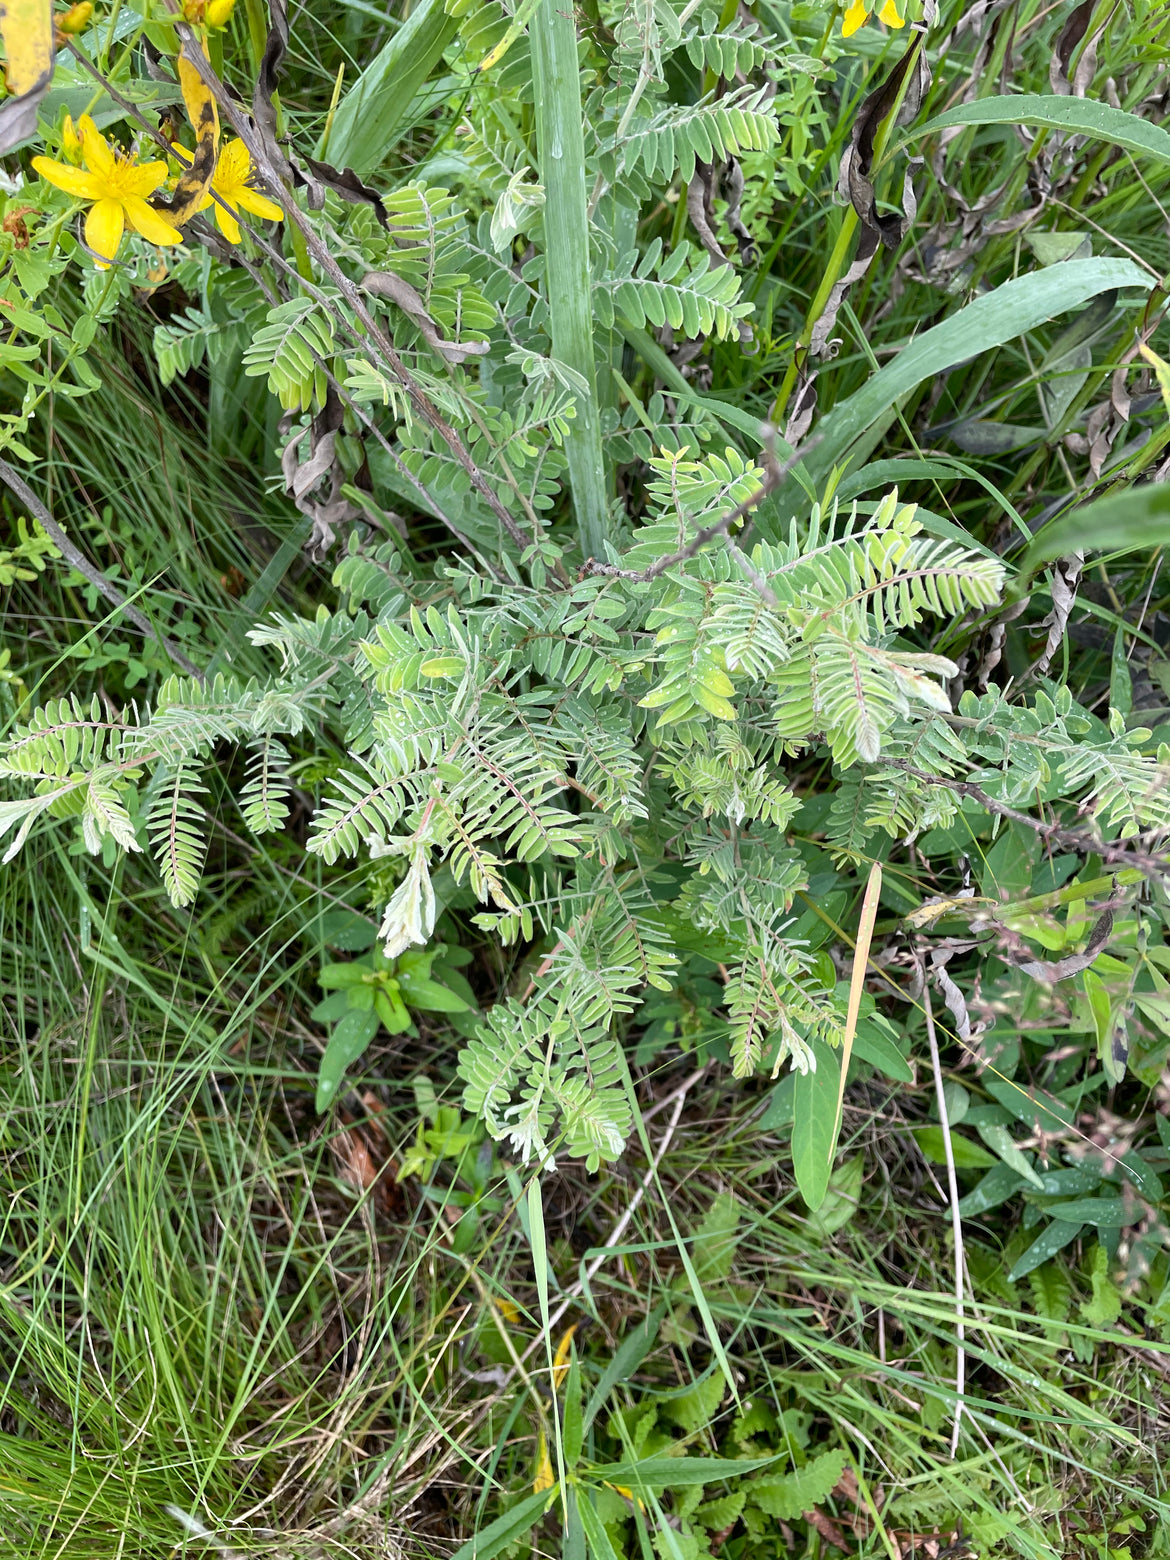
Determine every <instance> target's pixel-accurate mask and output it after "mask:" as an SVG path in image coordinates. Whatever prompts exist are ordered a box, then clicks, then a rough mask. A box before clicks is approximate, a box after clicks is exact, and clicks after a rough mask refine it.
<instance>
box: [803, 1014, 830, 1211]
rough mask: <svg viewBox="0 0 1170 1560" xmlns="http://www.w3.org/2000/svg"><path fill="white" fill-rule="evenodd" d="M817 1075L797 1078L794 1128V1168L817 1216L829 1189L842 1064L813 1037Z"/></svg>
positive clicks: (811, 1042)
mask: <svg viewBox="0 0 1170 1560" xmlns="http://www.w3.org/2000/svg"><path fill="white" fill-rule="evenodd" d="M809 1045H810V1047H811V1049H812V1053H813V1055H814V1056H815V1057H816V1062H817V1066H816V1071H815V1072H807V1073H797V1074H796V1084H795V1092H794V1095H793V1105H794V1110H795V1117H794V1120H793V1125H792V1168H793V1172H794V1173H795V1175H796V1184H797V1186H798V1187H799V1188H800V1195H801V1196H802V1197H803V1198H804V1201H805V1204H806V1206H807V1207H808V1209H809V1211H810V1212H812V1213H815V1212H816V1210H817V1209H818V1208H819V1207H820V1206H821V1203H822V1202H823V1201H824V1198H825V1193H826V1192H827V1191H828V1189H829V1175H830V1172H831V1171H832V1168H833V1166H832V1160H831V1158H830V1155H831V1151H832V1145H833V1138H834V1136H835V1133H836V1130H837V1081H838V1079H839V1077H840V1075H841V1062H840V1058H839V1057H838V1055H837V1053H836V1051H834V1050H833V1048H832V1047H831V1046H829V1045H827V1044H826V1043H825V1041H823V1040H821V1039H818V1038H816V1037H815V1036H810V1037H809Z"/></svg>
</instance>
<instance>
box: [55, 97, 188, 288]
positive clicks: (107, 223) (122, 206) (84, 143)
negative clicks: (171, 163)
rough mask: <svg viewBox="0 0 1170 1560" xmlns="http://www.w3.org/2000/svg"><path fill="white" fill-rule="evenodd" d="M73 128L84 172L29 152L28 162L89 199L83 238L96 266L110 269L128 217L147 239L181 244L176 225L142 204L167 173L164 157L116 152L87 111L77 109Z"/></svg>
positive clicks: (69, 190)
mask: <svg viewBox="0 0 1170 1560" xmlns="http://www.w3.org/2000/svg"><path fill="white" fill-rule="evenodd" d="M77 128H78V134H79V138H80V141H81V155H82V157H83V158H84V160H85V171H84V172H83V171H82V170H81V169H80V168H71V167H69V165H68V164H67V163H59V162H54V161H53V159H52V158H51V157H34V158H33V160H32V165H33V167H34V168H35V169H36V171H37V172H38V173H39V174H40V176H41V178H42V179H47V180H48V181H49V183H50V184H55V185H56V186H57V188H58V189H59V190H64V191H65V193H66V194H67V195H74V196H76V197H77V199H78V200H89V201H92V202H93V205H92V206H91V207H90V208H89V215H88V216H87V217H86V219H85V242H86V243H87V244H88V245H89V247H90V249H92V250H93V253H94V255H95V256H96V257H97V263H98V268H99V270H102V271H106V270H108V269H109V263H110V261H111V260H113V258H114V256H115V255H116V254H117V253H118V246H119V244H121V242H122V234H123V233H124V232H125V230H126V223H127V222H129V223H130V226H131V227H132V228H134V229H136V231H137V232H139V233H141V234H142V236H143V238H145V239H146V240H147V241H148V242H149V243H151V244H181V243H182V242H183V235H182V234H181V233H180V232H179V230H178V228H175V227H172V226H171V224H170V223H169V222H168V221H167V219H166V218H165V217H164V216H162V215H161V213H159V212H157V211H154V210H152V208H151V207H150V206H148V205H147V204H146V197H147V196H148V195H153V194H154V192H155V190H157V189H158V187H159V185H160V184H161V183H162V182H163V180H164V179H165V178H166V176H167V165H166V163H164V162H149V163H137V162H135V161H134V159H133V158H132V157H122V156H119V155H115V153H114V152H113V150H112V149H111V148H110V146H109V145H108V143H107V142H106V139H105V137H104V136H103V135H102V133H101V131H100V130H99V129H98V127H97V126H96V125H95V124H94V122H93V120H92V119H91V118H90V117H89V115H88V114H82V116H81V120H80V122H79V124H78V127H77Z"/></svg>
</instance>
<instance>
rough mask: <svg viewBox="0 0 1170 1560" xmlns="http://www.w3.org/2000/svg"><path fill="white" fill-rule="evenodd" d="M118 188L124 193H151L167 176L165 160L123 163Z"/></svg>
mask: <svg viewBox="0 0 1170 1560" xmlns="http://www.w3.org/2000/svg"><path fill="white" fill-rule="evenodd" d="M119 172H120V173H121V179H120V180H119V188H120V189H121V190H122V192H123V193H124V194H125V195H143V196H145V195H153V194H154V192H155V190H157V189H158V187H159V185H160V184H161V183H162V181H163V180H164V179H165V178H166V176H167V165H166V163H165V162H148V163H123V165H122V167H121V169H120V170H119Z"/></svg>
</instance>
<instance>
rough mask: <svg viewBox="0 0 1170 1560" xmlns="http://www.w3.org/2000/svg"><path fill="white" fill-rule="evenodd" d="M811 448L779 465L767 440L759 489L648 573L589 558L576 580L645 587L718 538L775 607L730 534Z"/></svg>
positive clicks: (767, 589)
mask: <svg viewBox="0 0 1170 1560" xmlns="http://www.w3.org/2000/svg"><path fill="white" fill-rule="evenodd" d="M812 448H813V445H811V444H810V445H808V446H807V447H806V448H805V449H802V450H799V451H797V450H793V451H792V453H791V454H790V455H789V457H788V459H787V460H786V461H785V462H784V464H783V465H781V464H780V462H779V461H778V460H777V459H776V456H775V454H774V453H773V450H772V445H771V441H770V440H769V442H768V443H767V444H765V446H764V451H763V460H764V480H763V481H762V482H761V483H760V485H759V487H758V488H757V489H756V490H755V492H754V493H749V494H748V496H747V498H745V499H744V501H743V503H742V504H737V505H736V506H735V508H734V509H729V510H728V511H727V513H726V514H725V515H721V516H720V518H719V519H718V520H716V521H715V522H714V523H713V524H712V525H708V526H704V527H703V528H702V530H700V531H696V532H695V534H694V536H693V537H692V538H691V540H690V541H689V542H688V543H687V544H686V546H685V547H680V548H679V549H678V551H677V552H673V553H668V554H667V556H666V557H665V558H657V559H655V561H654V562H653V563H652V564H651V565H650V567H649V568H648V569H623V568H620V567H619V566H618V565H617V564H615V563H599V562H598V560H597V559H596V558H590V559H588V561H587V562H586V563H585V564H584V565H583V566H582V567H581V569H580V570H579V571H578V576H577V577H578V579H584V578H585V576H586V575H589V574H604V575H606V576H607V577H609V578H612V579H620V580H637V581H638V583H639V584H643V585H644V584H646V583H647V582H648V581H650V580H655V579H657V578H658V576H659V575H660V574H665V573H666V571H667V569H673V568H674V566H675V564H676V563H686V562H687V561H688V560H689V559H691V558H693V557H694V556H695V554H696V553H697V552H699V551H700V549H701V548H703V547H706V545H707V543H708V542H711V541H714V539H715V538H716V537H717V536H723V537H725V538H726V540H727V545H728V546H729V547H730V548H731V549H732V551H733V552H734V553H735V555H736V561H737V562H738V564H739V565H740V567H741V568H742V569H743V570H744V572H745V573H746V574H747V576H748V578H749V579H750V580H751V582H752V584H753V585H754V586H755V587H756V589H757V590H758V591H759V593H760V595H761V596H762V597H763V598H764V600H765V601H766V602H767V603H768V605H769V606H770V607H775V606H776V605H778V603H777V601H776V596H775V594H774V592H773V591H772V589H771V587H770V586H769V584H768V582H767V580H766V579H765V578H764V576H763V575H762V574H761V573H760V571H759V570H758V569H757V568H756V566H755V564H754V563H752V561H751V559H750V558H749V557H748V556H747V554H746V553H745V552H744V551H743V549H742V548H741V547H739V546H737V544H736V542H735V541H734V540H733V539H732V537H731V535H730V534H729V533H730V531H731V527H732V526H733V525H734V524H735V523H736V521H737V520H742V519H743V518H744V516H745V515H749V514H751V512H752V510H753V509H755V508H756V507H757V506H758V505H759V504H761V503H762V502H763V501H764V499H765V498H767V497H768V495H769V494H770V493H774V492H775V491H776V489H777V488H778V487H779V486H780V484H781V483H782V482H783V481H784V479H785V477H786V476H787V475H788V473H789V472H790V471H791V470H792V469H793V467H794V466H796V465H797V464H798V463H799V462H800V461H801V460H803V459H804V457H805V455H806V454H808V452H809V450H811V449H812Z"/></svg>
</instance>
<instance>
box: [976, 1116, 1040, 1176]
mask: <svg viewBox="0 0 1170 1560" xmlns="http://www.w3.org/2000/svg"><path fill="white" fill-rule="evenodd" d="M975 1130H976V1131H977V1132H978V1133H979V1136H980V1137H981V1138H982V1139H983V1141H984V1142H985V1143H986V1144H987V1146H988V1148H989V1149H990V1150H991V1152H992V1153H993V1154H996V1155H998V1157H999V1158H1000V1159H1002V1160H1003V1162H1004V1164H1005V1165H1008V1166H1010V1167H1011V1169H1013V1170H1014V1171H1015V1172H1016V1174H1017V1175H1022V1176H1023V1177H1024V1179H1025V1181H1030V1182H1031V1184H1032V1185H1033V1186H1034V1187H1035V1188H1036V1190H1037V1191H1039V1190H1040V1188H1041V1185H1042V1184H1043V1183H1042V1182H1041V1180H1040V1177H1039V1175H1038V1174H1037V1173H1036V1171H1035V1170H1034V1169H1033V1168H1032V1162H1031V1160H1030V1159H1029V1158H1028V1156H1027V1155H1026V1154H1025V1153H1024V1151H1023V1149H1022V1148H1020V1147H1019V1145H1018V1144H1017V1142H1016V1140H1015V1138H1013V1137H1012V1135H1011V1133H1010V1132H1009V1131H1008V1129H1007V1128H1006V1127H1004V1126H1000V1125H999V1124H998V1123H995V1122H987V1123H985V1122H980V1123H979V1125H978V1126H977V1127H976V1129H975Z"/></svg>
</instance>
